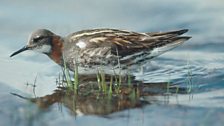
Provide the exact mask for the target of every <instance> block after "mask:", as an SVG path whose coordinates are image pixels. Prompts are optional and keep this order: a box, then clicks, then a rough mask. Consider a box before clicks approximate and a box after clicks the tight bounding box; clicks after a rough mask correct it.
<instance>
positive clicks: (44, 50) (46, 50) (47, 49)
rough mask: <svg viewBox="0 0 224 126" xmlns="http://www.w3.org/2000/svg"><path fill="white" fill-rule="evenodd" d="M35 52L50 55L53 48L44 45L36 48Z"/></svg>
mask: <svg viewBox="0 0 224 126" xmlns="http://www.w3.org/2000/svg"><path fill="white" fill-rule="evenodd" d="M34 51H36V52H40V53H50V52H51V46H50V45H42V46H38V47H36V48H34Z"/></svg>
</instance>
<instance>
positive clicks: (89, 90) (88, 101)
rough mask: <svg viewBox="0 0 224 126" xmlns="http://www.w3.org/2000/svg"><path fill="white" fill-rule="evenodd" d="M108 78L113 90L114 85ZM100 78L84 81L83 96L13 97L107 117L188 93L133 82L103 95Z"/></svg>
mask: <svg viewBox="0 0 224 126" xmlns="http://www.w3.org/2000/svg"><path fill="white" fill-rule="evenodd" d="M108 79H109V78H107V77H106V83H107V87H108V89H109V86H110V81H108ZM94 80H96V78H94V77H90V76H89V77H88V76H85V77H84V76H83V77H80V87H79V93H78V94H75V92H74V90H71V89H69V88H65V87H58V88H57V89H56V90H55V91H54V93H53V94H50V95H46V96H43V97H36V98H26V97H23V96H21V95H18V94H15V93H12V94H13V95H15V96H18V97H20V98H23V99H26V100H29V101H31V102H33V103H35V104H36V105H37V106H38V107H40V108H42V109H46V108H48V107H50V106H51V105H53V104H55V103H59V104H61V105H64V106H65V107H67V108H69V109H70V110H71V113H72V114H73V115H83V114H85V115H88V114H91V115H92V114H94V115H107V114H110V113H113V112H118V111H122V110H125V109H130V108H138V107H143V106H145V105H149V104H150V102H151V101H146V100H144V97H145V96H147V97H151V98H152V99H153V101H155V99H156V97H155V96H158V95H170V94H172V93H186V89H183V88H178V87H176V86H174V85H172V86H171V85H170V84H169V83H168V82H161V83H143V82H141V81H132V83H131V85H125V84H124V85H123V83H122V85H120V87H119V88H117V87H116V85H113V86H112V92H111V93H110V92H109V90H108V92H102V91H100V90H99V87H98V83H97V81H94ZM154 97H155V98H154Z"/></svg>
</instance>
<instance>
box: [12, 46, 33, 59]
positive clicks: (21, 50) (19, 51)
mask: <svg viewBox="0 0 224 126" xmlns="http://www.w3.org/2000/svg"><path fill="white" fill-rule="evenodd" d="M28 49H29V47H28V46H24V47H23V48H22V49H20V50H18V51H16V52H14V53H13V54H12V55H10V57H13V56H15V55H17V54H19V53H21V52H23V51H26V50H28Z"/></svg>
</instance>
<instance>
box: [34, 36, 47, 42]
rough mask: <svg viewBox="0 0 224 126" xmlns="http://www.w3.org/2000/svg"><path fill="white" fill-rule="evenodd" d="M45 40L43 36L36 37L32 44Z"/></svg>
mask: <svg viewBox="0 0 224 126" xmlns="http://www.w3.org/2000/svg"><path fill="white" fill-rule="evenodd" d="M43 38H45V37H44V36H37V37H35V38H33V42H38V41H39V40H41V39H43Z"/></svg>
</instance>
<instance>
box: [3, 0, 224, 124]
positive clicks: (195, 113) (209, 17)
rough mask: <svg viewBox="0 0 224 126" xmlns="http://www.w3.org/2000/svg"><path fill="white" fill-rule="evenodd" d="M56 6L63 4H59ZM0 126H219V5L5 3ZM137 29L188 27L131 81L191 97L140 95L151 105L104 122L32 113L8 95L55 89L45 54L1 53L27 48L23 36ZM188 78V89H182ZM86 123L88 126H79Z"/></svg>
mask: <svg viewBox="0 0 224 126" xmlns="http://www.w3.org/2000/svg"><path fill="white" fill-rule="evenodd" d="M62 5H63V6H62ZM0 8H1V11H0V27H1V29H0V44H1V46H0V68H1V72H0V90H1V91H0V97H1V100H0V106H1V108H0V118H1V121H0V125H2V126H5V125H21V126H24V125H62V124H63V125H73V124H76V125H130V126H131V125H142V126H144V125H149V124H151V125H195V126H196V125H208V126H209V125H217V126H219V125H222V124H223V123H224V119H223V116H224V86H223V83H224V65H223V62H224V53H223V51H224V48H223V46H224V42H223V41H224V25H223V21H224V16H223V13H224V2H223V1H222V0H213V1H209V0H197V1H194V0H188V1H179V0H166V1H163V2H161V1H157V0H141V1H134V0H124V1H120V0H109V1H104V0H98V1H97V2H96V1H87V0H83V1H72V0H67V1H57V2H54V3H52V1H50V0H47V1H35V2H33V1H32V2H31V1H29V0H22V1H14V2H10V1H6V0H1V4H0ZM99 27H101V28H102V27H109V28H120V29H128V30H133V31H138V32H146V31H167V30H175V29H182V28H188V29H189V30H190V31H189V32H188V33H187V35H190V36H192V39H190V40H189V41H187V42H186V43H185V44H183V45H181V46H180V47H178V48H176V49H174V50H172V51H170V52H167V53H165V54H163V55H161V56H159V57H158V58H155V59H154V60H153V61H151V62H150V63H149V64H147V65H145V66H146V67H145V69H144V71H143V73H144V74H143V75H144V76H143V75H142V73H139V76H138V77H137V78H138V79H139V80H144V81H145V82H167V81H170V82H172V83H175V84H178V85H179V86H181V87H186V88H189V86H191V87H190V89H192V93H191V94H179V95H177V96H175V97H169V98H168V100H167V98H164V97H161V96H158V97H157V98H152V97H146V98H145V99H147V100H149V101H153V99H156V100H154V101H155V103H152V104H151V105H147V106H145V107H143V108H137V109H129V110H124V111H120V112H116V113H112V114H109V115H107V116H106V117H101V116H94V115H85V116H78V117H74V116H73V115H72V114H71V112H70V110H69V109H68V108H66V107H65V106H60V107H59V106H58V105H57V104H54V105H52V106H51V107H50V108H48V109H47V110H40V109H39V108H38V107H37V106H36V105H35V104H32V103H30V102H27V101H26V100H21V99H20V98H17V97H15V96H13V95H11V94H10V92H16V93H19V94H21V95H24V96H29V97H34V94H33V88H32V87H31V86H27V83H28V84H32V83H34V80H35V78H36V77H37V81H36V85H37V87H36V89H35V94H36V95H37V96H45V95H47V94H51V93H53V90H54V89H56V84H55V79H56V78H57V77H58V74H59V73H60V72H61V69H60V67H59V66H57V65H56V64H55V63H54V62H53V61H51V60H49V59H48V57H46V56H44V55H41V54H36V53H33V52H29V51H27V52H24V53H22V54H20V55H18V56H17V57H15V58H13V59H11V58H9V55H10V54H11V53H12V52H13V51H15V50H17V49H19V48H20V47H22V46H23V45H24V44H26V43H27V39H28V36H29V34H30V32H32V31H33V30H34V29H38V28H48V29H51V30H52V31H54V32H55V33H57V34H60V35H67V34H69V33H72V32H74V31H77V30H81V29H89V28H99ZM189 80H191V81H192V85H190V84H189ZM87 120H88V121H87Z"/></svg>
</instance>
